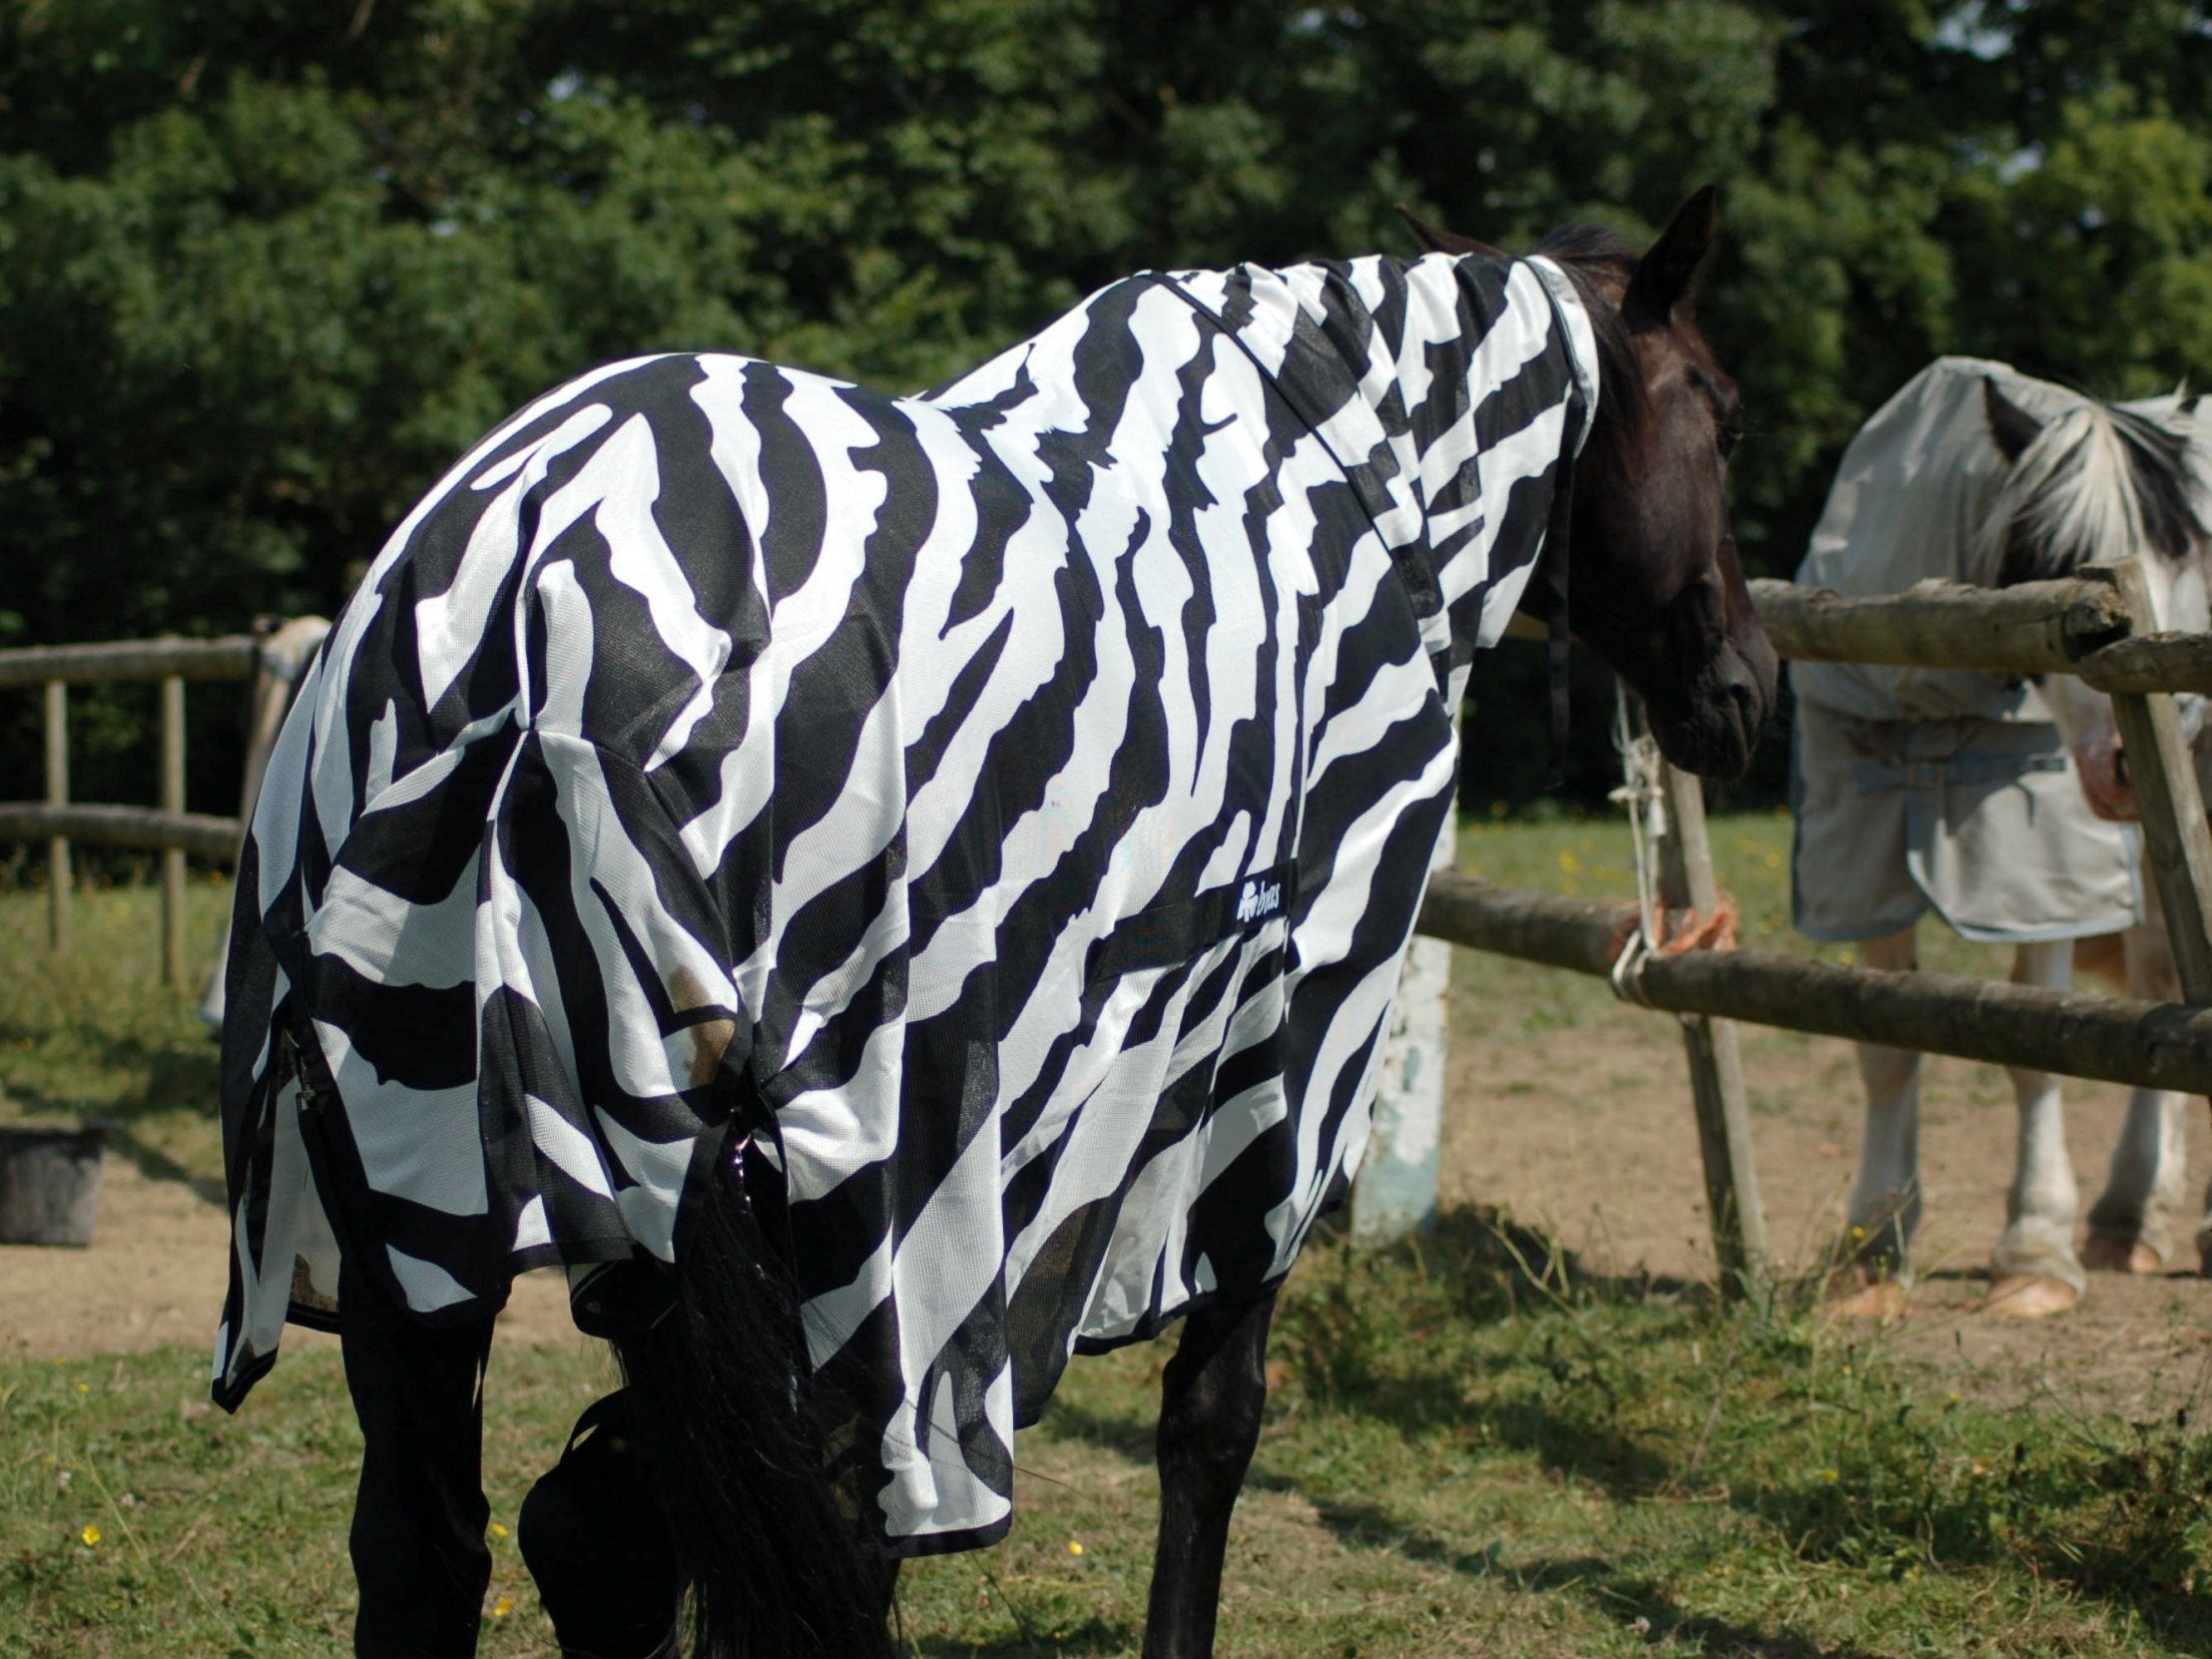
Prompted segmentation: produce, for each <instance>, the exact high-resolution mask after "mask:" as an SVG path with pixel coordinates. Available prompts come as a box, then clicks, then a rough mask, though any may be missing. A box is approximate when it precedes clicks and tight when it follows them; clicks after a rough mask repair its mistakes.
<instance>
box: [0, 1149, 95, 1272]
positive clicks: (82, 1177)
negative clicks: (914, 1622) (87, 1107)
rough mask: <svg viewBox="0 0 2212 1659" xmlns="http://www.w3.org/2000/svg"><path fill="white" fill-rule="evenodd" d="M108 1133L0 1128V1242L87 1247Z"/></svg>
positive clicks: (90, 1238)
mask: <svg viewBox="0 0 2212 1659" xmlns="http://www.w3.org/2000/svg"><path fill="white" fill-rule="evenodd" d="M107 1135H108V1132H107V1129H106V1127H105V1126H104V1125H99V1124H95V1125H93V1126H91V1127H89V1128H85V1129H39V1128H31V1127H27V1126H25V1125H22V1124H0V1244H20V1245H74V1246H76V1247H77V1248H79V1249H82V1248H84V1247H85V1246H86V1245H89V1244H91V1243H92V1218H93V1215H94V1213H95V1212H96V1211H97V1210H98V1209H99V1208H100V1154H101V1151H102V1149H103V1148H104V1147H105V1146H106V1144H107Z"/></svg>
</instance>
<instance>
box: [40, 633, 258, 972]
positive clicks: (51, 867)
mask: <svg viewBox="0 0 2212 1659" xmlns="http://www.w3.org/2000/svg"><path fill="white" fill-rule="evenodd" d="M260 661H261V643H260V641H258V640H256V639H255V638H254V637H252V636H251V635H245V634H239V635H233V636H230V637H229V638H226V639H218V640H114V641H107V642H103V643H99V644H92V645H46V646H31V647H28V648H26V649H19V650H13V651H0V688H7V687H25V686H39V687H42V688H43V689H44V693H45V700H46V711H45V713H46V723H45V724H46V799H45V801H44V802H0V840H37V839H41V838H43V839H44V840H45V841H46V861H47V903H48V911H47V933H48V937H49V938H50V939H51V941H52V943H53V946H54V948H55V949H57V950H66V949H68V948H69V942H70V933H71V931H72V928H71V919H70V895H71V890H72V888H73V886H74V885H75V881H74V875H73V871H72V869H71V854H70V843H71V842H72V841H73V840H79V841H86V842H90V843H92V844H95V845H102V846H129V847H143V848H146V849H148V850H151V851H158V852H160V853H161V855H162V976H163V978H164V979H165V980H166V981H167V982H168V983H169V984H171V985H174V986H180V987H181V986H183V985H184V984H185V983H186V982H187V980H188V978H189V977H190V974H191V964H190V963H189V962H188V961H187V960H186V958H185V859H186V857H187V856H188V855H190V856H197V857H203V858H215V859H231V858H235V857H236V856H237V853H238V844H239V832H240V831H239V821H238V820H237V819H224V818H212V817H209V816H207V815H205V814H198V813H188V812H186V811H185V682H186V681H187V680H203V681H205V680H247V679H252V678H253V677H254V675H255V673H256V671H257V668H258V666H259V664H260ZM134 680H153V681H157V682H159V683H160V686H161V752H160V763H159V777H158V790H159V795H160V800H161V806H160V807H159V808H157V809H148V808H144V807H112V806H87V805H84V804H82V803H73V802H72V801H71V800H70V799H69V688H70V687H71V686H72V685H80V686H81V685H108V684H115V683H118V682H124V681H134Z"/></svg>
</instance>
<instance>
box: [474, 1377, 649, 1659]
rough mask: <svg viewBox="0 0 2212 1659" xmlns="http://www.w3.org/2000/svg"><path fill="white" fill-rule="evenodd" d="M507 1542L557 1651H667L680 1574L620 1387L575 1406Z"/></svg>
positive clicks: (638, 1658) (624, 1656) (598, 1657)
mask: <svg viewBox="0 0 2212 1659" xmlns="http://www.w3.org/2000/svg"><path fill="white" fill-rule="evenodd" d="M515 1542H516V1544H517V1545H518V1546H519V1547H520V1548H521V1550H522V1559H523V1561H524V1563H525V1564H526V1565H528V1567H529V1569H530V1576H531V1578H532V1579H534V1580H535V1581H536V1583H537V1586H538V1596H539V1599H540V1600H541V1601H543V1602H544V1603H545V1612H546V1616H547V1617H548V1618H550V1619H551V1620H552V1621H553V1634H554V1637H555V1638H556V1639H557V1640H558V1641H559V1642H560V1644H561V1652H562V1653H563V1654H573V1655H578V1656H580V1659H582V1656H588V1659H658V1656H660V1655H664V1654H672V1653H674V1652H675V1651H676V1616H677V1611H678V1607H679V1604H680V1602H681V1600H682V1598H683V1589H684V1586H683V1580H682V1577H681V1575H680V1574H679V1573H678V1571H677V1567H676V1546H675V1544H674V1542H673V1541H672V1540H671V1539H670V1537H669V1530H668V1519H667V1517H666V1516H665V1515H664V1514H663V1513H662V1510H661V1505H660V1500H659V1499H658V1498H657V1497H656V1496H655V1495H654V1491H653V1471H652V1467H651V1464H650V1461H649V1459H648V1458H647V1456H646V1451H645V1448H644V1446H643V1445H641V1444H640V1443H639V1442H638V1440H637V1429H636V1426H635V1424H633V1423H632V1421H631V1400H630V1394H629V1390H628V1389H627V1388H618V1389H616V1390H615V1391H614V1392H613V1393H611V1394H609V1395H607V1396H606V1397H605V1398H604V1399H599V1400H594V1401H593V1402H592V1403H591V1404H590V1405H589V1406H587V1407H585V1410H584V1414H583V1415H582V1416H581V1417H579V1418H577V1419H576V1426H575V1428H574V1429H572V1430H571V1431H570V1433H569V1437H568V1446H567V1449H566V1450H564V1451H563V1452H562V1453H561V1460H560V1461H559V1462H558V1463H556V1464H554V1465H553V1467H552V1468H551V1469H549V1470H547V1471H546V1473H545V1474H544V1475H543V1476H542V1477H541V1478H540V1479H539V1480H538V1482H537V1484H536V1485H534V1486H532V1487H531V1488H530V1495H529V1496H527V1497H525V1498H524V1499H523V1500H522V1512H521V1514H520V1515H519V1516H517V1517H516V1525H515Z"/></svg>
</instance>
